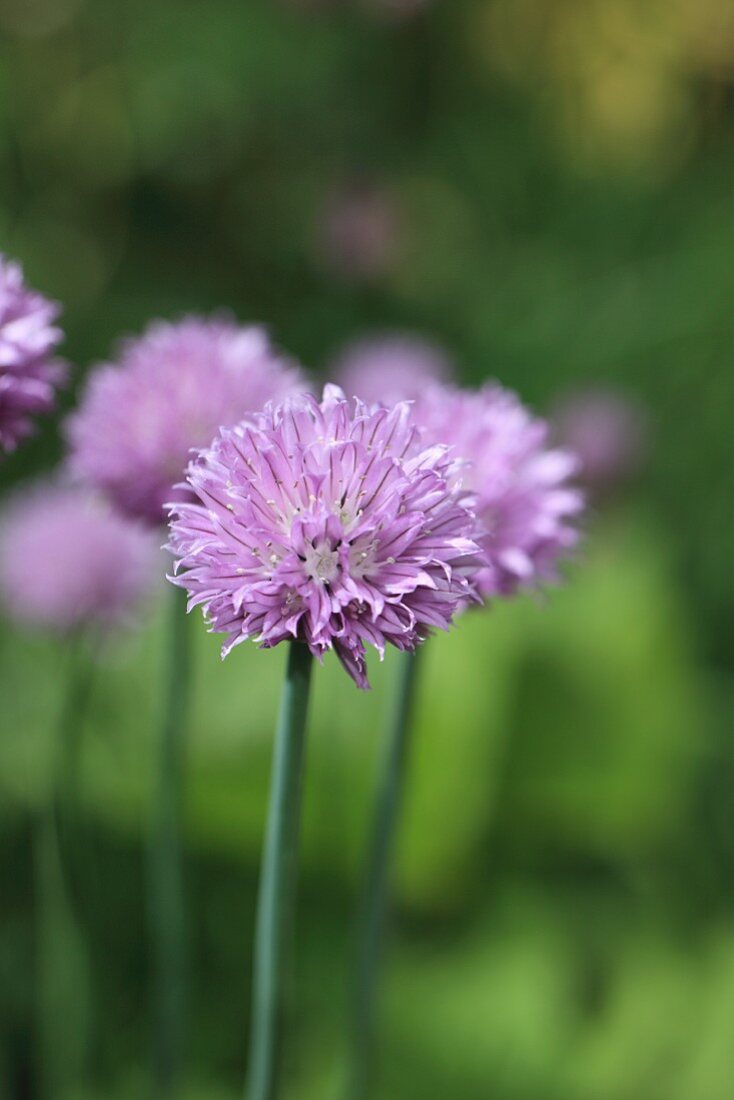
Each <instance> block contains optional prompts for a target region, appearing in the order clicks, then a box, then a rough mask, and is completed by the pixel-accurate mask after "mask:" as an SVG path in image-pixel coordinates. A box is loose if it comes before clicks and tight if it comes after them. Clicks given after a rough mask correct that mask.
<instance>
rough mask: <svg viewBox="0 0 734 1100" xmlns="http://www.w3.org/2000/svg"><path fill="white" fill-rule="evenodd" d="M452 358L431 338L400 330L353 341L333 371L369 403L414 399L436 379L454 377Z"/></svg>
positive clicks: (347, 389)
mask: <svg viewBox="0 0 734 1100" xmlns="http://www.w3.org/2000/svg"><path fill="white" fill-rule="evenodd" d="M453 373H454V372H453V369H452V365H451V362H450V360H449V357H448V356H447V355H446V354H445V353H444V352H443V351H442V350H441V348H439V347H437V345H435V344H432V343H431V342H430V341H428V340H424V339H422V338H421V337H420V336H413V335H411V334H409V333H405V334H402V333H397V334H389V335H384V336H378V337H373V338H372V339H369V340H360V341H357V342H355V343H353V344H350V345H349V346H348V347H347V348H345V349H344V351H343V352H342V353H341V354H340V356H339V357H338V358H337V360H336V362H335V363H334V364H333V366H332V370H331V374H332V377H334V378H335V379H336V381H337V382H338V383H339V385H340V386H341V387H342V389H343V390H344V392H345V393H346V394H348V395H349V396H350V397H353V396H355V395H356V396H357V397H359V398H360V399H361V400H362V401H365V402H366V403H367V404H380V405H388V406H389V405H394V404H396V403H397V402H398V401H413V400H415V399H416V398H417V397H419V396H420V394H421V393H422V392H423V390H424V389H425V388H426V386H427V385H429V384H431V383H433V382H449V381H450V380H451V377H452V376H453Z"/></svg>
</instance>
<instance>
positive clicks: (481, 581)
mask: <svg viewBox="0 0 734 1100" xmlns="http://www.w3.org/2000/svg"><path fill="white" fill-rule="evenodd" d="M413 417H414V420H415V422H416V423H417V424H419V425H421V426H422V431H423V435H424V439H425V442H426V444H428V443H429V442H434V443H445V444H448V445H449V446H450V447H451V453H452V454H453V455H454V456H456V457H457V458H459V457H460V458H461V459H463V460H464V461H465V465H464V467H463V469H462V478H463V484H464V488H465V489H467V490H468V491H469V492H470V493H472V494H474V496H475V504H474V506H475V508H476V513H477V517H478V520H479V523H480V524H481V525H482V527H483V529H484V533H483V534H482V535H481V537H480V542H481V545H482V549H483V550H484V551H485V554H486V556H487V564H486V566H485V567H484V569H483V570H482V571H481V573H480V575H479V578H478V587H479V591H480V593H481V594H482V596H484V597H485V598H487V599H490V598H492V597H493V596H510V595H512V594H514V593H515V592H516V591H517V590H518V589H519V588H521V587H535V586H536V585H538V584H539V583H542V582H543V581H549V580H553V579H554V578H555V576H556V566H557V563H558V561H559V559H560V558H562V557H563V556H564V555H565V554H566V553H567V552H568V551H569V550H570V549H571V548H572V547H574V546H575V545H576V543H577V541H578V537H579V535H578V529H577V526H576V522H575V521H576V520H577V518H578V516H579V513H580V512H581V511H582V508H583V496H582V494H581V493H580V492H579V491H578V489H576V488H574V487H572V486H571V485H570V484H569V479H570V478H571V477H572V476H573V475H574V474H575V473H576V472H577V470H578V460H577V458H576V457H575V455H573V454H572V453H571V452H569V451H565V450H556V449H552V448H550V447H549V446H548V443H547V441H548V426H547V424H546V423H545V422H544V421H543V420H540V419H537V418H535V417H533V416H531V415H530V413H529V412H528V410H527V409H526V408H525V407H524V406H523V404H522V403H521V402H520V400H519V399H518V398H517V397H516V396H515V394H513V393H511V392H510V391H508V390H504V389H502V388H501V387H499V386H497V385H494V384H488V385H485V386H484V387H483V388H482V389H480V390H478V391H467V390H461V389H457V388H455V387H447V386H432V387H430V388H429V389H428V390H426V391H425V392H424V394H423V396H422V397H421V398H420V399H419V400H418V401H417V402H416V403H415V405H414V406H413Z"/></svg>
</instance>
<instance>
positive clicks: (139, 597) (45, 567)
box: [0, 485, 163, 632]
mask: <svg viewBox="0 0 734 1100" xmlns="http://www.w3.org/2000/svg"><path fill="white" fill-rule="evenodd" d="M162 575H163V570H162V565H161V561H160V551H159V550H158V547H157V540H156V539H155V537H154V536H153V535H152V534H151V532H150V531H149V530H147V529H146V528H145V527H143V526H141V525H139V524H137V523H135V522H133V521H131V520H128V519H125V518H124V517H123V516H119V515H117V514H116V513H115V512H113V511H112V510H111V508H110V507H109V505H107V504H106V503H104V502H102V501H100V500H99V499H93V498H92V497H90V495H89V494H88V493H86V491H84V490H82V489H79V488H77V487H68V486H59V485H47V486H35V487H33V488H32V489H31V490H29V491H28V492H26V493H25V494H24V495H22V496H20V495H19V496H17V497H16V498H15V499H14V500H13V501H12V502H11V503H10V504H9V505H8V506H7V507H6V511H5V514H4V515H3V518H2V524H1V525H0V587H1V588H2V596H3V602H4V603H5V605H6V607H7V609H8V611H9V612H10V614H11V615H12V616H13V618H14V619H16V620H17V621H18V622H19V623H22V624H25V625H28V626H35V627H39V628H43V629H50V630H54V631H58V632H68V631H72V630H76V629H79V628H84V627H90V626H96V627H101V628H103V629H106V630H111V629H113V628H116V627H119V626H121V625H124V624H125V623H126V622H132V620H133V619H134V617H135V613H136V611H137V610H138V609H139V608H140V607H141V605H142V604H143V602H144V600H145V597H146V596H147V595H149V594H150V592H151V589H152V585H153V584H154V583H155V581H156V578H158V579H161V578H162Z"/></svg>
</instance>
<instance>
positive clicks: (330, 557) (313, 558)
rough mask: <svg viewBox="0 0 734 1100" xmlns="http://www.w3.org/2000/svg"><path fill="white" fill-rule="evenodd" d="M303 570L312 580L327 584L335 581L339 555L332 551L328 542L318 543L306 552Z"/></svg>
mask: <svg viewBox="0 0 734 1100" xmlns="http://www.w3.org/2000/svg"><path fill="white" fill-rule="evenodd" d="M304 569H305V570H306V573H307V575H308V576H309V577H311V579H312V580H314V581H317V582H318V583H319V584H329V583H330V582H331V581H334V580H336V577H337V574H338V572H339V553H338V551H336V550H334V549H332V547H331V544H330V543H329V542H326V541H323V542H318V543H316V545H315V546H314V547H313V548H309V549H308V550H307V551H306V561H305V563H304Z"/></svg>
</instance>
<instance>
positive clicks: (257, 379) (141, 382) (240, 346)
mask: <svg viewBox="0 0 734 1100" xmlns="http://www.w3.org/2000/svg"><path fill="white" fill-rule="evenodd" d="M304 385H305V383H304V381H303V376H302V374H301V372H300V370H299V369H297V368H296V367H295V366H294V364H292V363H291V362H290V361H289V360H287V359H285V358H284V357H283V356H282V355H281V354H280V353H279V352H277V351H275V350H274V349H273V347H272V345H271V343H270V341H269V338H268V335H267V333H266V332H265V330H264V329H262V328H258V327H255V326H251V327H242V326H240V325H237V324H235V323H234V322H233V321H231V320H228V319H226V318H222V317H216V318H211V319H206V318H198V317H187V318H185V319H184V320H182V321H180V322H178V323H176V324H169V323H166V322H163V321H157V322H155V323H154V324H152V325H151V326H150V327H149V328H148V330H147V331H146V332H145V333H144V334H143V336H142V337H140V338H138V339H133V340H128V341H127V342H126V343H125V344H124V345H123V347H122V351H121V355H120V360H119V364H115V365H103V366H102V367H100V368H99V369H97V370H95V371H94V372H93V373H92V375H91V377H90V378H89V381H88V383H87V388H86V392H85V394H84V396H83V397H82V401H81V404H80V407H79V409H78V410H77V411H76V412H75V413H74V414H73V415H72V416H71V417H70V418H69V421H68V426H67V433H68V439H69V443H70V447H71V469H72V471H73V473H74V474H76V475H77V476H78V477H80V478H81V479H82V480H83V481H85V482H87V483H89V484H90V485H92V486H94V487H95V488H97V489H99V490H100V491H101V492H102V493H104V494H105V495H106V496H107V497H108V498H109V499H110V500H111V501H112V502H113V503H114V504H115V505H116V506H117V508H119V509H120V511H121V512H123V513H124V514H126V515H129V516H134V517H137V518H140V519H144V520H145V521H146V522H147V523H151V524H156V523H160V522H161V521H162V520H163V518H164V511H163V505H164V503H165V502H167V501H171V500H175V499H177V498H179V497H180V499H186V498H187V497H188V496H189V494H188V492H187V491H186V490H183V491H181V490H180V489H174V486H177V485H178V483H179V482H180V481H181V478H182V477H183V473H184V470H185V468H186V464H187V461H188V458H189V452H190V451H191V449H192V448H197V447H204V446H206V445H207V444H208V443H210V442H211V440H212V439H213V437H214V435H215V434H216V432H217V430H218V429H219V428H220V427H222V426H226V425H230V424H234V423H236V422H237V421H238V420H241V419H242V417H244V416H245V415H246V414H247V413H249V412H255V411H258V410H260V409H261V408H262V407H263V406H264V405H265V404H266V403H267V402H268V401H270V400H275V399H280V398H282V397H284V396H285V395H286V394H287V393H289V392H290V391H292V390H294V389H301V388H303V387H304Z"/></svg>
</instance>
